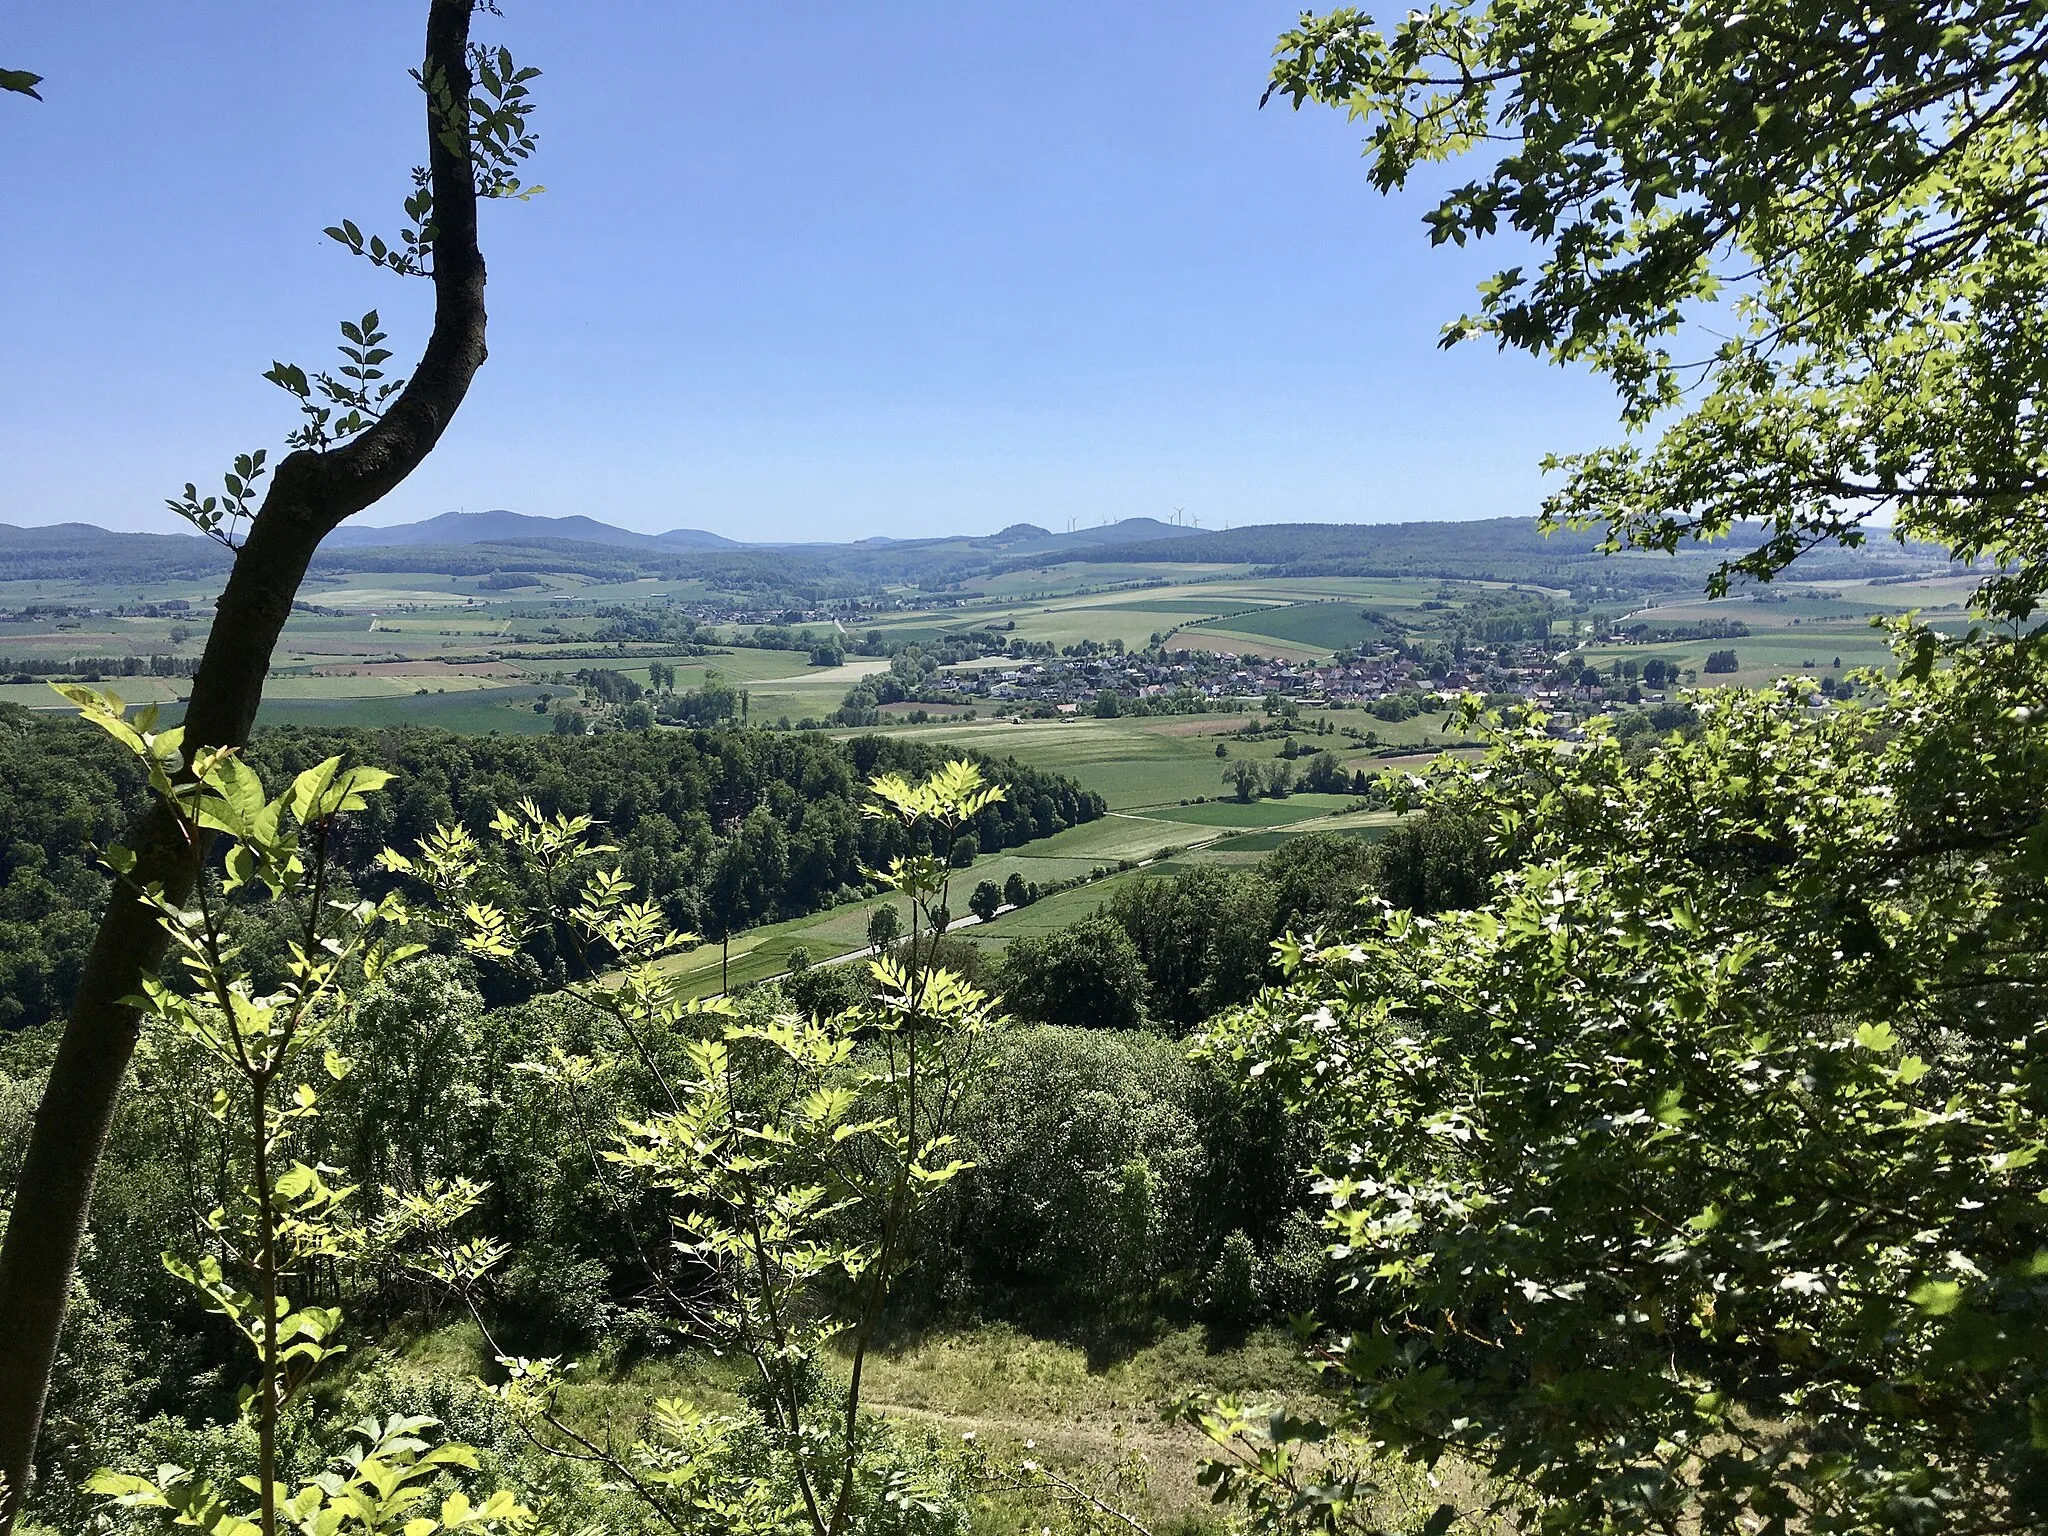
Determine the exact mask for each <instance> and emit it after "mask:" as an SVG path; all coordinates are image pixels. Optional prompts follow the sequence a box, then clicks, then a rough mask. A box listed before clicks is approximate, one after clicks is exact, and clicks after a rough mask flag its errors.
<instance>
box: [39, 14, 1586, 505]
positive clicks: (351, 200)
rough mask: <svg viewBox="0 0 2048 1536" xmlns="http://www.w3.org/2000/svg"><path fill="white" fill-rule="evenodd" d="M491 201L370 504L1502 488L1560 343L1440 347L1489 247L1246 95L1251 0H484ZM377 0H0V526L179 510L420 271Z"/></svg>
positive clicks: (1521, 474)
mask: <svg viewBox="0 0 2048 1536" xmlns="http://www.w3.org/2000/svg"><path fill="white" fill-rule="evenodd" d="M502 9H503V10H504V12H505V15H504V17H503V19H495V18H491V17H488V16H482V17H479V18H478V21H479V29H480V35H487V36H490V37H492V38H495V39H501V40H503V41H505V42H506V43H508V44H509V45H510V46H511V47H512V48H513V49H514V51H515V53H516V54H517V55H518V56H519V58H520V59H521V61H522V62H526V63H532V64H535V65H538V66H539V67H541V68H542V69H543V70H544V71H545V73H544V76H543V78H542V79H541V80H540V81H539V82H537V90H538V94H539V96H540V100H541V112H540V115H539V118H538V123H539V127H540V130H541V135H542V144H541V154H540V156H539V158H538V160H537V162H536V164H535V171H534V175H535V179H537V180H539V181H541V182H543V183H545V184H546V186H547V187H548V191H547V192H546V194H545V195H543V196H541V197H539V198H537V199H535V200H534V201H532V202H530V203H525V204H518V203H511V204H497V205H492V206H490V207H487V208H486V210H485V228H484V238H485V247H486V256H487V259H488V261H489V263H490V270H491V286H490V309H491V360H490V362H489V364H488V365H487V367H486V368H485V370H484V372H483V374H482V375H481V377H480V378H479V380H478V382H477V385H476V387H475V389H474V390H473V391H472V392H471V395H470V398H469V401H468V403H467V404H466V405H465V406H464V408H463V410H462V413H461V415H460V416H459V417H458V418H457V420H456V423H455V425H454V427H453V429H452V430H451V431H450V433H449V434H448V436H447V438H446V439H445V440H444V442H443V444H442V446H441V448H440V450H439V451H438V452H436V453H435V454H434V456H433V457H432V458H431V459H430V460H429V461H428V463H427V464H426V465H425V466H424V467H423V468H422V469H421V470H420V471H419V472H418V473H416V474H415V475H414V476H413V478H412V479H411V480H410V481H409V482H408V483H407V484H406V485H405V486H404V487H403V488H402V489H401V490H399V491H398V492H397V493H396V494H394V495H393V496H392V497H390V498H389V499H388V500H387V501H386V502H384V503H383V504H382V505H381V506H379V507H378V508H376V509H374V510H373V511H372V512H371V513H369V514H368V515H367V516H366V517H365V519H364V521H369V522H399V521H409V520H412V519H415V518H420V517H426V516H431V515H433V514H435V513H437V512H443V511H448V510H451V509H455V508H468V509H470V510H481V509H484V508H489V507H507V508H511V509H513V510H516V511H522V512H531V513H538V514H543V515H557V516H558V515H563V514H568V513H584V514H587V515H590V516H593V517H599V518H603V519H606V520H608V521H611V522H615V523H619V524H622V525H624V526H628V527H634V528H640V529H645V530H650V531H656V530H660V529H664V528H670V527H701V528H708V529H712V530H714V531H716V532H719V533H723V534H726V535H729V536H732V537H737V538H755V539H771V538H812V537H816V538H858V537H863V536H866V535H869V534H878V533H880V534H890V535H894V536H898V537H909V536H917V535H922V534H932V533H940V532H959V531H967V532H986V531H990V530H993V529H995V528H997V527H1000V526H1002V525H1003V524H1006V523H1010V522H1014V521H1018V520H1030V521H1033V522H1037V523H1041V524H1044V525H1046V526H1049V527H1053V528H1062V527H1065V526H1066V525H1067V522H1068V520H1069V519H1073V520H1076V521H1078V522H1079V523H1081V524H1088V523H1095V522H1100V521H1103V520H1106V519H1113V518H1119V517H1127V516H1135V515H1150V516H1156V517H1170V516H1172V515H1173V512H1174V509H1175V508H1176V507H1184V508H1186V516H1187V517H1189V518H1199V519H1200V521H1201V524H1202V526H1203V527H1217V526H1222V525H1224V524H1226V523H1229V524H1242V523H1247V522H1275V521H1284V520H1294V519H1314V520H1340V521H1389V520H1405V519H1413V518H1463V517H1480V516H1497V515H1502V514H1511V513H1513V514H1519V513H1528V512H1532V511H1533V510H1534V509H1535V506H1536V504H1537V501H1538V499H1539V498H1540V496H1541V494H1542V487H1543V482H1542V477H1541V476H1540V474H1539V473H1538V469H1537V460H1538V459H1539V458H1540V456H1541V455H1542V453H1543V452H1544V451H1545V450H1546V449H1550V448H1564V449H1568V448H1573V447H1583V446H1588V445H1590V444H1592V443H1594V442H1597V441H1602V440H1605V439H1607V438H1608V437H1610V436H1611V435H1612V427H1611V423H1612V419H1613V413H1612V409H1611V405H1610V401H1609V398H1608V396H1607V395H1606V393H1605V391H1604V389H1603V388H1602V387H1601V386H1599V385H1598V384H1596V383H1594V382H1591V381H1589V380H1586V379H1584V378H1580V377H1577V376H1573V375H1569V374H1564V373H1560V372H1557V371H1555V370H1550V369H1545V368H1543V367H1541V366H1539V365H1538V364H1536V363H1534V362H1532V361H1530V360H1529V359H1527V358H1524V357H1521V356H1509V355H1503V354H1500V353H1497V352H1495V351H1492V350H1490V349H1487V348H1484V347H1477V346H1469V345H1468V346H1463V347H1459V348H1457V349H1455V350H1453V351H1451V352H1448V353H1446V352H1443V351H1440V350H1439V349H1438V348H1437V346H1436V336H1437V332H1438V329H1439V327H1440V326H1441V325H1442V324H1443V323H1444V322H1445V321H1447V320H1449V319H1452V318H1455V317H1456V315H1458V314H1459V313H1460V312H1461V311H1463V310H1465V309H1467V308H1469V307H1471V305H1472V302H1473V299H1472V285H1473V283H1474V282H1475V281H1476V280H1477V278H1479V277H1480V276H1482V275H1483V274H1484V272H1485V271H1487V270H1490V269H1491V268H1492V267H1493V266H1495V265H1497V264H1499V263H1500V262H1501V261H1502V260H1504V259H1512V257H1513V253H1512V252H1510V251H1508V250H1507V249H1506V248H1505V247H1501V248H1499V249H1496V250H1493V251H1481V252H1480V253H1478V254H1477V255H1475V254H1473V253H1469V252H1457V251H1432V250H1431V249H1430V248H1429V245H1428V242H1427V239H1426V236H1425V234H1424V231H1423V228H1422V224H1421V215H1422V213H1423V212H1424V209H1425V206H1426V201H1425V199H1424V198H1423V197H1421V196H1419V195H1414V194H1411V195H1409V196H1407V197H1405V198H1395V199H1383V198H1381V197H1379V196H1378V195H1377V194H1376V193H1374V192H1373V191H1372V189H1371V188H1370V186H1369V185H1368V184H1367V181H1366V176H1365V167H1364V163H1363V161H1362V160H1361V158H1360V156H1359V144H1360V134H1359V132H1358V130H1357V129H1356V128H1355V127H1354V126H1353V125H1351V124H1348V123H1346V122H1345V121H1344V120H1343V119H1342V117H1341V116H1339V115H1337V114H1335V113H1329V112H1322V111H1309V112H1305V113H1300V114H1297V113H1295V112H1293V111H1291V110H1289V109H1287V108H1286V107H1285V106H1284V105H1275V106H1272V107H1268V108H1267V109H1266V110H1264V111H1263V112H1262V111H1260V110H1258V100H1259V93H1260V91H1261V89H1262V87H1263V84H1264V80H1265V75H1266V69H1267V63H1268V58H1269V56H1270V53H1271V49H1272V45H1273V41H1274V39H1275V37H1276V36H1277V35H1278V33H1279V32H1280V30H1281V29H1282V28H1283V27H1285V26H1286V25H1287V24H1289V22H1290V21H1291V20H1292V18H1293V17H1294V16H1295V15H1296V14H1297V11H1298V6H1297V5H1296V4H1295V3H1294V0H1276V3H1268V0H1171V3H1168V0H1088V3H1082V0H1059V3H1055V0H1042V3H1026V4H1022V5H1009V6H989V5H968V4H961V3H959V0H951V3H944V4H941V3H932V0H866V3H857V4H849V3H846V0H796V3H782V4H776V5H765V4H759V5H757V4H718V5H713V4H709V3H704V0H595V3H593V0H577V3H574V4H571V3H569V0H502ZM424 12H425V6H424V5H423V4H421V3H418V0H411V3H402V0H201V3H196V4H184V5H165V4H163V3H162V0H93V3H92V4H90V5H43V6H31V5H25V4H24V5H14V6H9V7H7V8H6V10H5V11H4V12H0V64H5V65H7V66H8V67H11V68H25V69H32V70H35V71H36V72H38V73H40V74H42V75H44V76H46V77H47V79H46V81H45V84H44V85H43V87H42V90H43V95H44V97H45V98H46V99H45V100H44V101H43V102H42V103H40V104H38V103H36V102H33V101H29V100H27V99H25V98H20V97H13V96H0V315H4V327H0V338H4V339H0V465H4V466H5V471H6V472H5V476H4V478H0V521H7V522H16V523H44V522H57V521H66V520H80V521H88V522H97V523H101V524H104V525H107V526H112V527H126V528H157V529H164V530H166V531H168V530H172V529H180V528H182V526H183V525H182V524H179V523H177V522H176V520H175V519H173V518H172V517H171V516H170V515H169V514H168V513H166V512H164V511H163V510H162V500H163V497H164V496H166V495H167V494H170V493H172V492H173V491H175V490H176V489H177V488H178V487H179V486H181V485H182V484H183V483H184V482H185V481H186V480H188V479H196V480H199V481H201V482H202V483H203V484H207V485H212V484H214V483H216V482H217V480H218V477H219V473H220V471H221V470H222V469H223V468H225V467H226V463H227V460H228V459H229V457H230V456H231V455H232V454H233V453H234V452H236V451H237V450H246V449H249V448H254V447H258V446H269V447H271V448H272V449H273V453H274V452H275V450H276V446H277V445H278V443H279V442H280V441H281V439H282V437H283V434H284V433H285V431H287V430H288V429H289V427H290V425H291V421H292V415H291V410H290V403H289V401H288V400H287V399H286V397H285V396H283V395H282V394H281V393H279V392H278V391H276V390H275V389H273V388H272V387H271V386H270V385H268V384H265V383H264V382H262V380H261V379H260V377H259V375H260V374H261V372H262V371H263V369H264V368H265V367H267V366H268V365H269V363H270V361H271V360H272V359H273V358H283V359H285V360H287V361H295V362H299V363H302V364H306V365H309V366H310V365H313V364H324V363H326V362H327V361H328V359H329V358H330V357H331V351H330V348H331V345H332V341H333V339H334V337H335V322H336V321H337V320H338V319H339V318H341V317H342V316H344V315H356V314H360V313H361V312H362V311H363V310H364V309H367V308H369V307H371V306H373V305H375V306H377V307H379V308H380V310H381V312H382V313H383V314H384V316H385V318H386V321H387V324H388V325H389V328H390V329H391V330H392V331H393V333H394V345H395V347H396V348H397V350H398V352H399V356H400V358H401V359H403V358H405V357H406V356H408V355H410V354H411V352H412V351H413V350H414V349H415V348H416V347H417V345H418V342H419V341H420V339H421V338H422V337H423V335H424V331H425V324H426V320H427V316H428V306H429V302H430V299H431V293H430V291H429V289H428V287H427V285H426V284H424V283H418V282H407V281H404V280H401V279H396V278H393V277H391V276H389V275H388V274H385V273H381V272H378V271H375V270H373V269H371V268H370V267H369V266H368V265H367V264H366V263H361V262H358V261H355V260H353V259H352V258H350V257H349V256H348V255H347V254H346V253H345V252H344V251H343V250H342V249H341V248H340V247H339V246H337V245H335V244H334V243H332V242H331V241H328V240H327V239H325V238H324V237H323V236H322V235H321V233H320V231H321V229H322V227H323V226H325V225H327V224H330V223H334V222H336V221H338V220H339V219H340V218H341V217H343V216H348V217H352V218H354V219H355V220H356V221H357V222H358V223H360V224H362V225H363V226H364V227H365V228H366V229H382V230H385V231H386V232H395V230H396V228H397V224H398V219H397V218H396V217H395V214H396V211H397V204H398V201H399V199H400V198H401V197H402V196H403V194H404V192H405V191H406V190H407V180H406V171H407V168H408V167H409V166H410V165H412V164H413V163H414V161H416V160H417V159H419V158H420V149H419V139H420V134H421V128H420V120H421V110H420V107H419V105H418V99H417V95H416V92H415V90H414V88H413V86H412V85H411V83H410V82H409V81H408V79H407V78H406V70H407V68H408V67H409V66H410V65H411V64H413V63H414V62H415V61H416V59H417V57H418V51H419V46H420V41H419V39H420V32H421V28H422V25H423V17H424Z"/></svg>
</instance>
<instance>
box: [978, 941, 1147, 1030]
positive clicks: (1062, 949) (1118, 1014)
mask: <svg viewBox="0 0 2048 1536" xmlns="http://www.w3.org/2000/svg"><path fill="white" fill-rule="evenodd" d="M998 985H999V987H1000V990H1001V991H1002V994H1003V997H1004V999H1005V1000H1006V1002H1007V1003H1008V1004H1009V1007H1010V1010H1011V1012H1013V1013H1015V1014H1016V1015H1018V1017H1020V1018H1024V1019H1029V1020H1030V1021H1031V1022H1032V1023H1034V1024H1066V1025H1078V1026H1083V1027H1086V1028H1090V1029H1130V1028H1133V1027H1135V1026H1136V1025H1138V1024H1139V1023H1141V1022H1142V1021H1143V1020H1144V1017H1145V967H1144V963H1143V962H1142V961H1141V960H1140V959H1139V958H1138V951H1137V947H1136V946H1135V945H1133V944H1132V943H1131V936H1130V935H1129V934H1128V933H1126V932H1124V930H1123V927H1122V925H1121V924H1119V923H1117V922H1116V921H1115V920H1114V919H1113V918H1111V917H1108V916H1106V915H1104V914H1102V913H1096V914H1095V915H1093V916H1090V917H1084V918H1082V919H1081V921H1079V922H1078V923H1073V924H1070V925H1069V926H1067V927H1065V928H1062V929H1059V930H1058V931H1056V932H1053V933H1048V934H1046V935H1044V936H1043V937H1037V938H1033V937H1025V938H1019V939H1016V940H1013V941H1012V942H1011V944H1010V947H1009V949H1008V951H1007V952H1006V953H1005V954H1004V956H1003V960H1002V965H1001V967H1000V970H999V980H998Z"/></svg>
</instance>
